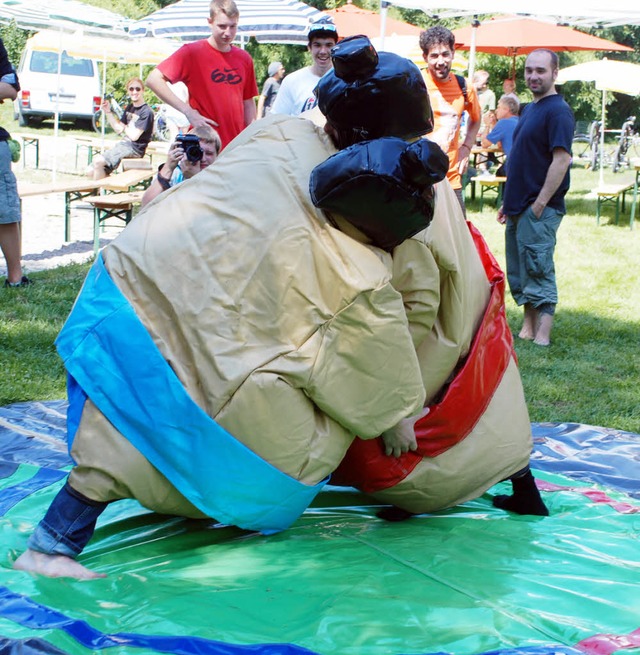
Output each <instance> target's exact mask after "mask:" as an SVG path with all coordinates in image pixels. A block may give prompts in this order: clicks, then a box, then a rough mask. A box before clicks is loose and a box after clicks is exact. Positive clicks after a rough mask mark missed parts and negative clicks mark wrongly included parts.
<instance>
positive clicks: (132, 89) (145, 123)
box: [87, 77, 153, 180]
mask: <svg viewBox="0 0 640 655" xmlns="http://www.w3.org/2000/svg"><path fill="white" fill-rule="evenodd" d="M127 93H128V94H129V98H130V99H131V102H130V103H129V104H128V105H127V107H126V109H125V110H124V114H123V115H122V118H120V119H119V118H117V117H116V116H115V114H114V113H113V111H112V110H111V104H110V102H109V100H108V99H104V100H103V101H102V111H103V112H104V113H105V115H106V117H107V120H108V121H109V124H110V125H111V127H112V128H113V129H114V131H115V132H117V133H118V134H122V135H123V139H122V140H121V141H119V142H118V143H116V145H115V146H113V148H110V149H109V150H105V152H103V153H102V154H101V155H96V156H95V157H94V158H93V164H92V166H90V167H89V169H88V171H87V174H88V175H89V176H90V177H92V178H93V179H94V180H101V179H102V178H103V177H107V175H110V174H111V173H113V171H114V170H115V169H116V168H118V165H119V164H120V162H121V161H122V160H123V159H125V158H136V159H137V158H141V157H144V154H145V152H146V151H147V146H148V145H149V141H151V135H152V134H153V111H152V110H151V107H149V105H148V104H147V103H146V102H145V101H144V84H143V82H142V80H141V79H140V78H138V77H133V78H131V79H130V80H129V81H128V82H127Z"/></svg>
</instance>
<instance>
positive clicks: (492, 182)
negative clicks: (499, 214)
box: [469, 175, 507, 211]
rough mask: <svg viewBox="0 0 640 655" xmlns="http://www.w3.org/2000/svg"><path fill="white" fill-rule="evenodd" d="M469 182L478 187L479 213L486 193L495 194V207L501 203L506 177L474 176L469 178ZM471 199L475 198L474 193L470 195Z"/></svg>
mask: <svg viewBox="0 0 640 655" xmlns="http://www.w3.org/2000/svg"><path fill="white" fill-rule="evenodd" d="M469 181H470V182H472V183H473V184H474V185H475V184H477V185H478V186H479V187H480V211H482V205H483V203H484V196H485V194H486V193H491V192H493V193H495V194H496V205H499V204H500V202H501V201H502V192H503V189H504V183H505V182H506V181H507V178H506V177H500V176H496V175H476V176H474V177H472V178H469ZM472 197H475V193H472Z"/></svg>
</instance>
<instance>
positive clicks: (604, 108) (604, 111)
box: [599, 89, 607, 186]
mask: <svg viewBox="0 0 640 655" xmlns="http://www.w3.org/2000/svg"><path fill="white" fill-rule="evenodd" d="M606 100H607V92H606V90H605V89H602V126H601V127H600V183H599V186H603V185H604V126H605V124H606V119H607V102H606Z"/></svg>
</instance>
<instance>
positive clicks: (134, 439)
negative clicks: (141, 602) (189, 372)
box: [56, 255, 328, 534]
mask: <svg viewBox="0 0 640 655" xmlns="http://www.w3.org/2000/svg"><path fill="white" fill-rule="evenodd" d="M56 347H57V349H58V353H59V355H60V357H61V358H62V360H63V361H64V363H65V366H66V369H67V372H68V374H69V382H70V387H69V402H70V407H69V421H68V423H69V436H68V439H69V447H71V444H72V442H73V438H74V436H75V432H76V430H77V426H78V423H79V417H80V414H81V413H82V408H83V405H84V402H85V400H86V397H87V396H88V397H89V398H91V400H92V401H93V403H94V404H95V405H96V407H97V408H98V409H99V410H100V411H101V412H102V413H103V414H104V415H105V416H106V418H107V419H108V420H109V421H110V422H111V423H112V424H113V425H114V426H115V427H116V429H117V430H118V431H119V432H120V433H121V434H122V435H123V436H124V437H125V438H126V439H128V440H129V441H130V442H131V444H132V445H133V446H135V448H137V449H138V450H139V451H140V452H141V453H142V454H143V455H144V456H145V457H146V458H147V459H148V460H149V462H151V464H153V466H155V467H156V468H157V469H158V470H159V471H160V472H161V473H162V474H163V475H164V476H165V477H166V478H167V479H168V480H170V481H171V483H172V484H173V485H174V486H175V487H176V488H177V489H178V491H180V493H182V494H183V495H184V496H185V497H186V498H187V499H188V500H189V501H190V502H191V503H192V504H193V505H195V506H196V507H197V508H198V509H199V510H200V511H202V512H203V513H205V514H206V515H207V516H211V517H212V518H215V519H217V520H218V521H220V522H222V523H226V524H229V525H236V526H238V527H240V528H244V529H246V530H257V531H259V532H262V533H263V534H271V533H274V532H279V531H280V530H284V529H286V528H288V527H289V526H290V525H291V524H292V523H293V522H294V521H295V520H296V519H297V518H298V517H299V516H300V515H301V514H302V513H303V512H304V510H305V509H306V508H307V507H308V506H309V504H310V503H311V501H312V500H313V499H314V498H315V496H316V495H317V494H318V492H319V491H320V490H321V489H322V487H323V486H324V485H325V484H326V482H327V481H328V478H327V479H325V480H323V481H321V482H320V483H318V484H317V485H315V486H309V485H305V484H303V483H302V482H299V481H298V480H295V479H294V478H292V477H290V476H288V475H287V474H285V473H283V472H282V471H279V470H278V469H276V468H275V467H273V466H272V465H271V464H269V463H268V462H266V461H265V460H263V459H262V458H261V457H259V456H258V455H256V454H255V453H254V452H253V451H251V450H250V449H249V448H247V447H246V446H244V445H243V444H242V443H240V442H239V441H238V440H237V439H235V438H234V437H233V436H232V435H231V434H229V433H228V432H227V431H226V430H224V429H223V428H222V427H221V426H220V425H218V424H217V423H216V422H215V421H214V420H213V419H212V418H211V417H209V416H208V415H207V414H206V413H205V412H204V411H203V410H202V409H201V408H200V407H199V406H198V405H197V404H196V403H195V402H194V401H193V400H192V399H191V397H190V396H189V395H188V393H187V392H186V390H185V388H184V387H183V385H182V383H181V382H180V380H179V379H178V377H177V376H176V374H175V373H174V371H173V370H172V369H171V367H170V366H169V364H168V363H167V361H166V360H165V359H164V357H163V356H162V354H161V353H160V351H159V350H158V348H157V347H156V345H155V343H154V342H153V340H152V339H151V336H150V335H149V333H148V332H147V330H146V328H145V327H144V325H143V324H142V323H141V322H140V320H139V319H138V317H137V316H136V314H135V312H134V310H133V308H132V307H131V305H130V304H129V302H128V300H127V299H126V298H125V296H124V295H123V294H122V293H121V292H120V290H119V289H118V287H117V286H116V285H115V283H114V282H113V280H112V279H111V277H110V275H109V273H108V272H107V270H106V268H105V266H104V262H103V259H102V255H100V256H99V257H98V260H97V261H96V263H95V264H94V266H93V267H92V268H91V270H90V271H89V274H88V275H87V279H86V280H85V283H84V286H83V288H82V291H81V292H80V295H79V296H78V298H77V300H76V303H75V305H74V307H73V310H72V312H71V315H70V316H69V318H68V320H67V322H66V323H65V325H64V327H63V329H62V331H61V332H60V334H59V336H58V338H57V339H56Z"/></svg>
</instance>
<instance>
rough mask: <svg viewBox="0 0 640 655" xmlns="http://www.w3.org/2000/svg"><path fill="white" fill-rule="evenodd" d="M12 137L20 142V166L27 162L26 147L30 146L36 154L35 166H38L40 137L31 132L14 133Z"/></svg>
mask: <svg viewBox="0 0 640 655" xmlns="http://www.w3.org/2000/svg"><path fill="white" fill-rule="evenodd" d="M13 137H14V138H16V139H20V141H21V142H22V168H24V167H25V166H26V163H27V148H32V149H33V150H34V153H35V156H36V168H39V166H40V137H39V136H34V135H33V134H22V133H14V134H13Z"/></svg>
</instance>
